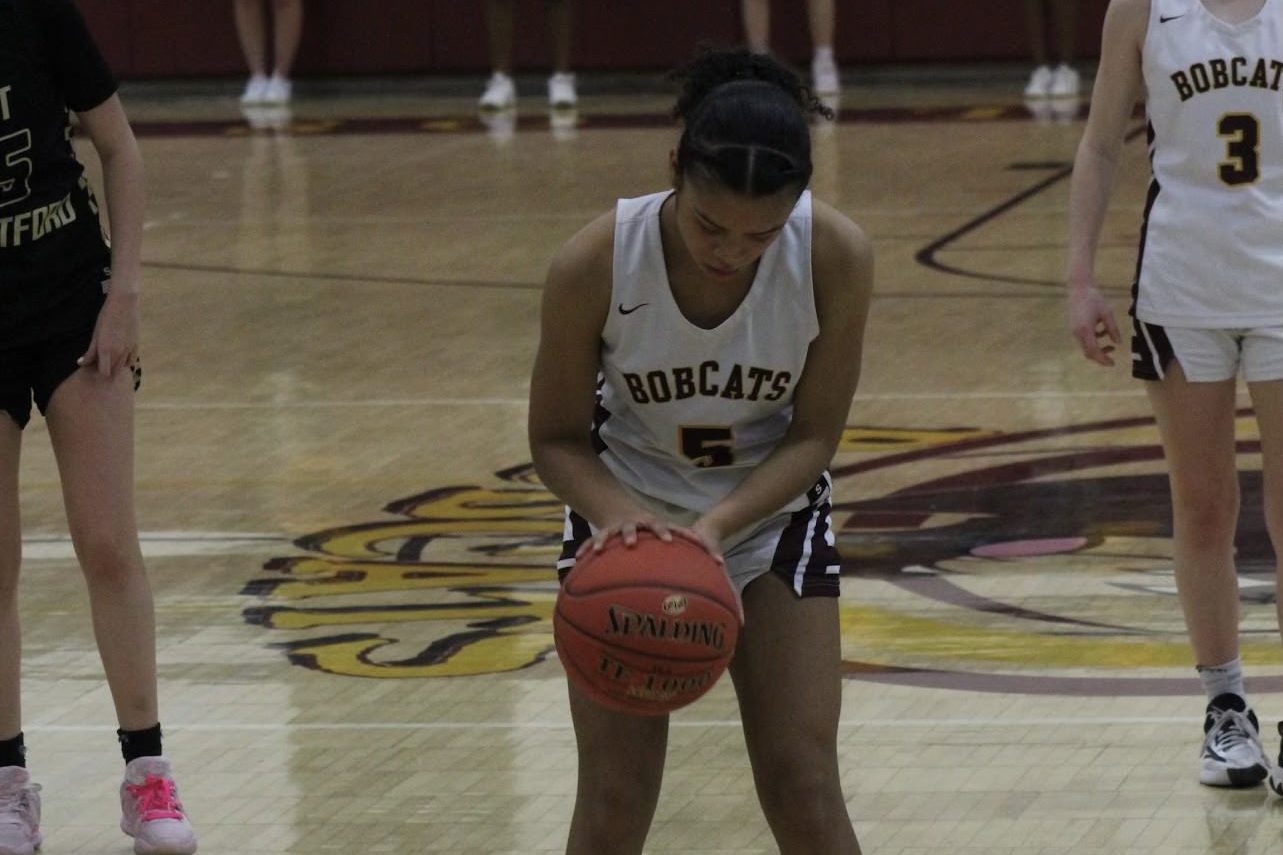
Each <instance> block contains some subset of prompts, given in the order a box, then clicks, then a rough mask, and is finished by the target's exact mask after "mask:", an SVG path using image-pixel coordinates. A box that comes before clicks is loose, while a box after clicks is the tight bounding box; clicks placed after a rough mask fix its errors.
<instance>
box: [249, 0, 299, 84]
mask: <svg viewBox="0 0 1283 855" xmlns="http://www.w3.org/2000/svg"><path fill="white" fill-rule="evenodd" d="M233 3H234V4H235V12H236V34H237V35H238V36H239V37H240V42H241V51H242V52H243V53H244V54H245V64H246V65H248V66H249V73H250V77H249V82H248V83H246V84H245V92H244V94H242V95H241V103H242V104H288V103H289V101H290V96H291V95H292V92H291V89H292V87H291V84H290V72H291V71H292V70H293V68H294V58H295V57H296V56H297V55H298V45H299V39H300V38H301V37H302V34H303V0H271V3H272V15H271V18H272V24H273V26H272V52H271V63H272V64H271V72H270V74H269V72H268V62H269V59H268V52H267V47H268V45H267V42H268V25H267V21H268V15H267V5H266V2H265V0H233Z"/></svg>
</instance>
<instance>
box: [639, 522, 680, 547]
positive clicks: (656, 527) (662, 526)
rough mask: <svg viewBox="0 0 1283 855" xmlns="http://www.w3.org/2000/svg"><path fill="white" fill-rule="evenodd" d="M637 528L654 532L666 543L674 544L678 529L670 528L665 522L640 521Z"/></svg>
mask: <svg viewBox="0 0 1283 855" xmlns="http://www.w3.org/2000/svg"><path fill="white" fill-rule="evenodd" d="M637 528H639V529H643V528H644V529H647V530H649V531H651V532H653V533H654V535H655V536H656V537H658V538H659V539H660V540H662V541H664V542H665V543H672V542H673V532H674V531H676V529H677V527H676V526H672V527H670V526H669V525H668V523H666V522H664V521H663V520H640V521H639V522H638V523H637Z"/></svg>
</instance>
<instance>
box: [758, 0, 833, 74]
mask: <svg viewBox="0 0 1283 855" xmlns="http://www.w3.org/2000/svg"><path fill="white" fill-rule="evenodd" d="M833 4H834V0H807V3H806V6H807V12H808V16H809V18H810V22H811V44H812V45H813V46H814V49H815V54H814V56H813V57H812V58H811V88H812V89H813V90H814V91H815V94H816V95H836V94H838V92H839V91H840V90H841V88H842V82H841V80H840V79H839V77H838V66H837V60H836V59H834V57H833V30H834V26H835V24H834V19H835V16H836V13H835V12H834V5H833ZM740 9H741V12H742V14H743V16H744V37H745V39H746V40H747V41H748V47H749V50H751V51H753V52H754V53H766V52H767V51H769V50H770V43H771V7H770V0H742V5H741V7H740Z"/></svg>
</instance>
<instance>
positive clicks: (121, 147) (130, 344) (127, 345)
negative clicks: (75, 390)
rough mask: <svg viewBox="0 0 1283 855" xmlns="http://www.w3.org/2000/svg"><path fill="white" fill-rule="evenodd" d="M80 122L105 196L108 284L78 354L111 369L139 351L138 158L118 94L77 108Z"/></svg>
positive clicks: (142, 200) (141, 193)
mask: <svg viewBox="0 0 1283 855" xmlns="http://www.w3.org/2000/svg"><path fill="white" fill-rule="evenodd" d="M77 116H78V117H79V118H80V124H81V127H82V128H83V129H84V131H85V134H86V136H88V137H89V140H90V142H91V143H93V147H94V150H95V151H97V153H98V158H99V160H101V161H102V175H103V185H104V194H103V195H104V200H105V202H106V204H107V221H108V223H109V227H110V232H111V286H110V290H109V291H108V294H107V302H106V305H104V306H103V309H102V312H101V313H100V315H99V319H98V324H97V326H96V328H95V330H94V340H93V341H92V342H91V343H90V346H89V350H88V351H87V352H86V353H85V355H84V356H83V357H82V363H81V364H84V365H90V364H94V363H96V364H97V366H98V370H99V371H100V372H101V373H103V374H106V375H110V374H111V373H112V372H113V371H114V370H115V369H117V368H119V367H121V366H124V365H127V364H129V363H130V362H131V361H132V360H133V359H134V358H135V357H136V356H137V355H138V337H139V332H138V326H139V323H138V295H139V288H140V286H141V283H142V236H143V209H144V207H145V205H146V192H145V189H144V187H143V159H142V155H141V154H140V153H139V151H138V141H137V140H136V139H135V138H134V132H133V131H132V130H131V129H130V127H129V120H128V119H127V118H126V117H125V110H124V108H123V107H122V106H121V103H120V98H119V96H117V95H112V96H111V97H110V98H108V99H107V100H106V101H104V102H102V103H101V104H99V105H98V106H97V107H93V108H92V109H89V110H85V111H84V112H82V113H78V114H77Z"/></svg>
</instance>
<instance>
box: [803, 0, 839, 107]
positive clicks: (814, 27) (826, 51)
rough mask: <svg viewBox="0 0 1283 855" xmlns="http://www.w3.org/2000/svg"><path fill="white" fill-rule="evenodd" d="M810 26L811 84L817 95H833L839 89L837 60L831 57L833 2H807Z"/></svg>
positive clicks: (818, 0)
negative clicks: (811, 52) (811, 50)
mask: <svg viewBox="0 0 1283 855" xmlns="http://www.w3.org/2000/svg"><path fill="white" fill-rule="evenodd" d="M807 12H808V14H809V17H810V24H811V44H812V45H813V48H814V54H813V56H812V58H811V84H812V87H813V88H814V89H815V92H816V94H817V95H835V94H837V92H838V91H839V90H840V89H841V82H840V80H839V77H838V66H837V59H836V58H835V57H834V55H833V31H834V25H835V18H836V13H835V11H834V2H833V0H808V2H807Z"/></svg>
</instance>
